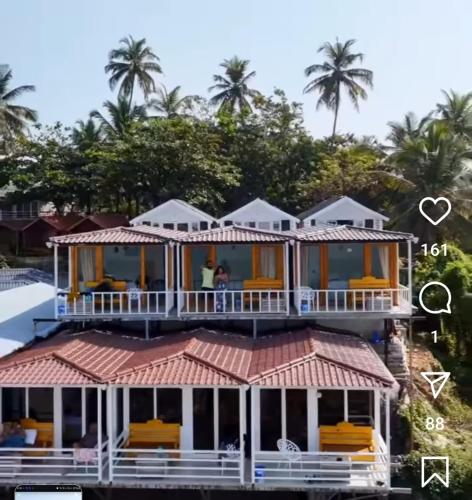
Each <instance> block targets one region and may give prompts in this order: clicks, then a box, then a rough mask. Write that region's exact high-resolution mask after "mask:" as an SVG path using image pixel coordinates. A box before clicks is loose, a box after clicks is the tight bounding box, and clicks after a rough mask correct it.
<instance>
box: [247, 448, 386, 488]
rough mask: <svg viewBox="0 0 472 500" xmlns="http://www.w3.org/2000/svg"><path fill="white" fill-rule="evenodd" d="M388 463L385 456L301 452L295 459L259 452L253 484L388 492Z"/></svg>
mask: <svg viewBox="0 0 472 500" xmlns="http://www.w3.org/2000/svg"><path fill="white" fill-rule="evenodd" d="M389 477H390V471H389V461H388V457H387V454H386V453H385V452H382V451H379V452H377V453H370V452H365V453H364V452H361V453H352V452H351V453H340V452H302V453H300V454H299V455H298V456H296V457H295V455H289V454H284V453H281V452H276V451H274V452H266V451H259V452H256V453H255V456H254V458H253V461H252V482H253V483H255V484H256V485H258V484H267V485H274V486H275V485H279V486H298V487H307V488H310V487H314V488H319V489H322V488H331V489H332V488H336V489H346V490H349V491H351V490H355V489H359V490H362V489H366V488H369V489H370V488H373V489H377V490H382V489H388V488H389Z"/></svg>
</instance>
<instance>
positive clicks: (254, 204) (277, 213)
mask: <svg viewBox="0 0 472 500" xmlns="http://www.w3.org/2000/svg"><path fill="white" fill-rule="evenodd" d="M260 207H263V208H268V209H269V210H270V211H271V212H273V214H274V218H277V219H288V220H291V221H293V222H300V220H299V219H298V218H297V217H294V216H293V215H290V214H289V213H287V212H284V211H283V210H281V209H280V208H277V207H275V206H274V205H271V204H270V203H268V202H267V201H265V200H262V199H261V198H256V199H255V200H252V201H250V202H249V203H246V205H243V206H242V207H239V208H238V209H236V210H234V211H233V212H231V213H229V214H226V215H225V216H223V217H221V218H220V219H219V221H218V222H224V221H225V220H230V221H234V220H235V219H237V218H238V217H239V216H240V215H241V213H242V212H245V211H246V210H253V211H254V213H257V210H258V208H260Z"/></svg>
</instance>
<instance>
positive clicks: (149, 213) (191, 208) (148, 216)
mask: <svg viewBox="0 0 472 500" xmlns="http://www.w3.org/2000/svg"><path fill="white" fill-rule="evenodd" d="M172 205H174V206H176V207H179V208H181V209H183V210H184V211H186V212H188V213H191V214H193V215H195V216H197V217H199V218H200V219H203V220H205V221H207V222H208V223H211V222H216V219H215V218H214V217H212V216H211V215H209V214H207V213H206V212H204V211H203V210H200V209H199V208H197V207H194V206H193V205H191V204H190V203H187V202H186V201H183V200H179V199H176V198H173V199H172V200H168V201H165V202H164V203H161V204H160V205H158V206H157V207H154V208H151V210H148V211H147V212H144V213H142V214H140V215H138V216H137V217H135V218H134V219H132V220H131V221H130V224H140V223H141V221H143V220H148V219H152V218H153V217H154V216H155V215H157V214H158V213H159V212H160V211H161V210H162V209H164V208H167V207H169V206H172ZM182 222H186V221H182Z"/></svg>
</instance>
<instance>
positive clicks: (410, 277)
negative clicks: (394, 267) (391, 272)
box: [397, 240, 413, 312]
mask: <svg viewBox="0 0 472 500" xmlns="http://www.w3.org/2000/svg"><path fill="white" fill-rule="evenodd" d="M412 259H413V257H412V252H411V240H408V295H409V297H408V303H409V306H410V312H411V310H412V308H413V306H412V300H413V262H412ZM397 262H399V260H398V258H397ZM397 272H398V271H397Z"/></svg>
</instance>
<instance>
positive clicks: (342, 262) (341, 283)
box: [328, 243, 364, 290]
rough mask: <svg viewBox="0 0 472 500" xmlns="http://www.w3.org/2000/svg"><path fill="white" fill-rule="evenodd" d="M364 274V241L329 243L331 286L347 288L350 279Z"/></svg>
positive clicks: (329, 278)
mask: <svg viewBox="0 0 472 500" xmlns="http://www.w3.org/2000/svg"><path fill="white" fill-rule="evenodd" d="M363 275H364V245H363V244H362V243H342V244H330V245H328V280H329V287H330V288H331V289H333V290H335V289H346V288H348V287H349V283H348V281H349V279H351V278H362V276H363Z"/></svg>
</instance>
